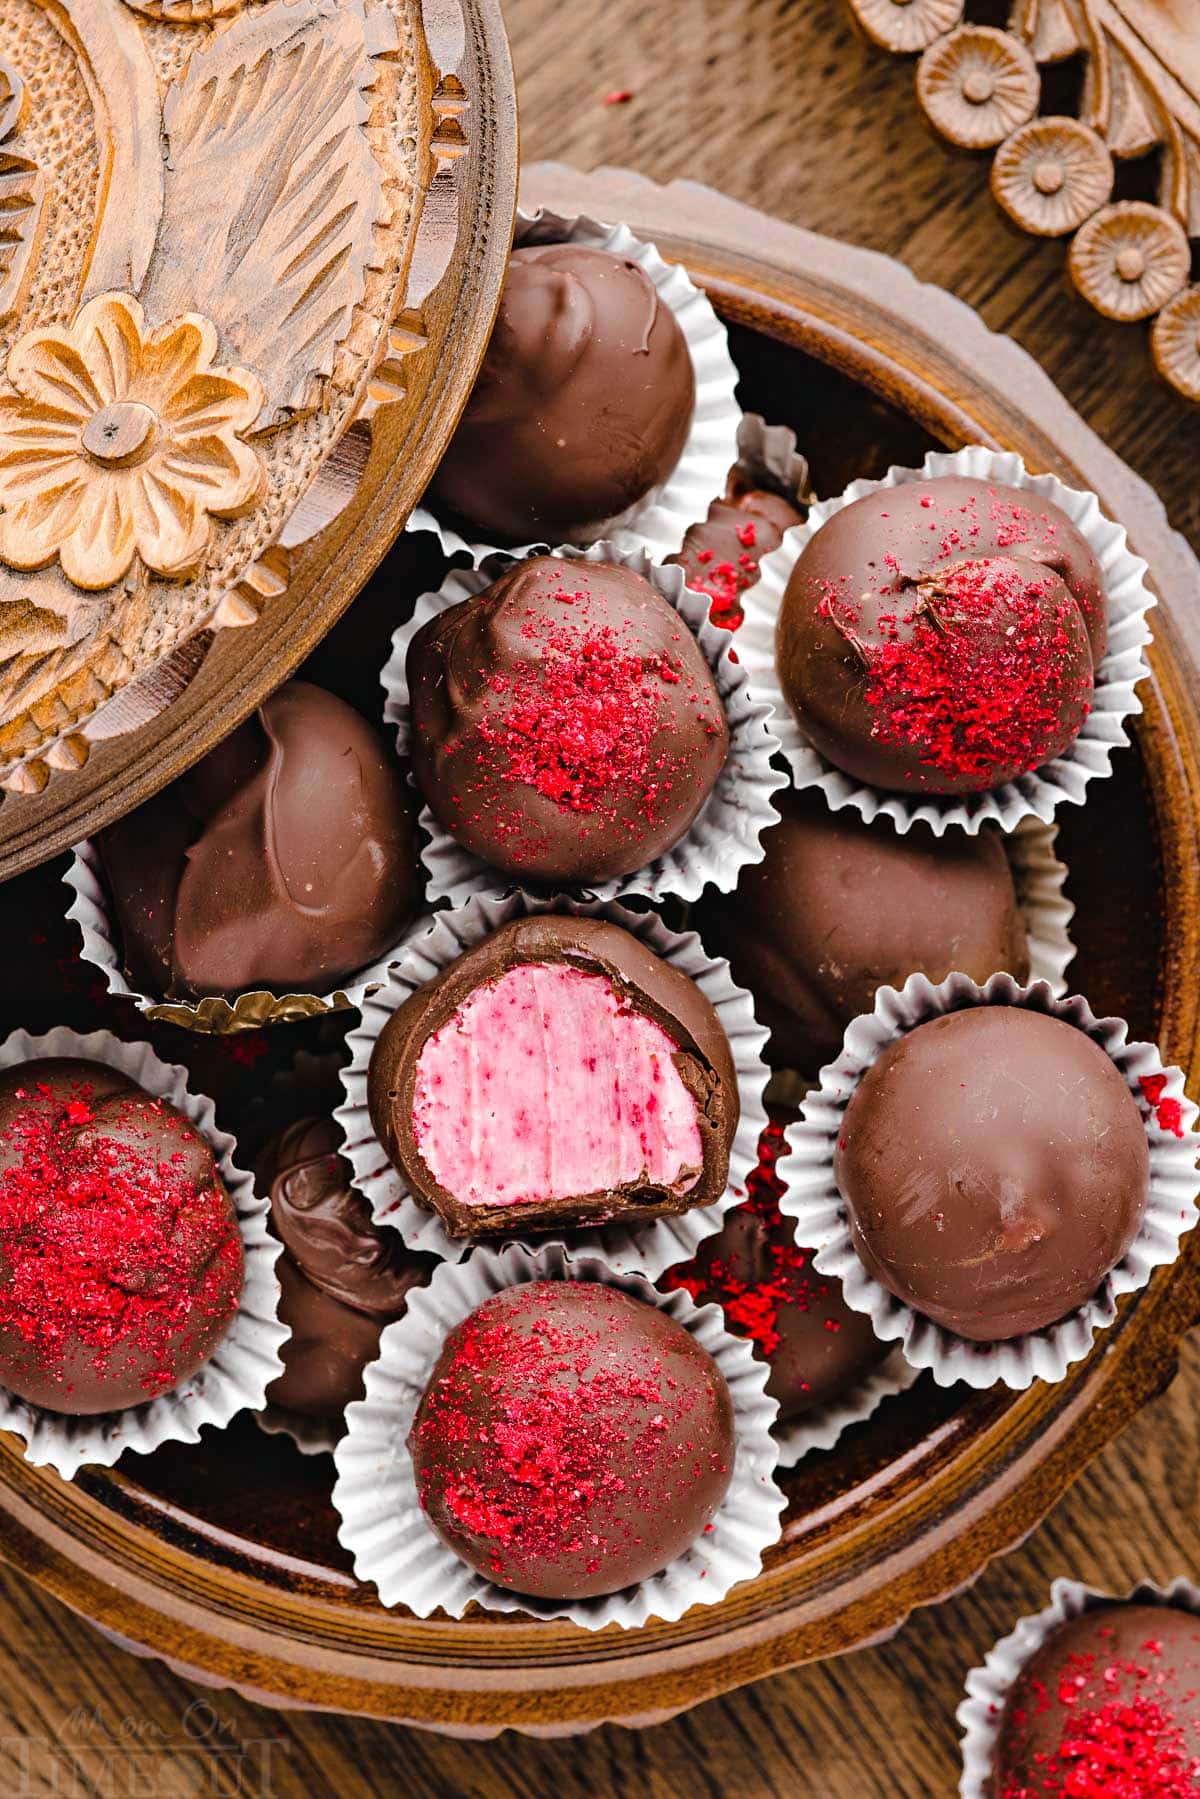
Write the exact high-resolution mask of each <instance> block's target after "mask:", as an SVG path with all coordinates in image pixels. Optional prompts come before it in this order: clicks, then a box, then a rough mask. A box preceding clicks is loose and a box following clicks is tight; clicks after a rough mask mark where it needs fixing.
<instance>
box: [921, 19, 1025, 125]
mask: <svg viewBox="0 0 1200 1799" xmlns="http://www.w3.org/2000/svg"><path fill="white" fill-rule="evenodd" d="M1041 86H1042V83H1041V77H1040V76H1039V74H1038V71H1037V64H1036V63H1035V62H1034V60H1033V58H1032V56H1031V55H1030V54H1029V51H1028V50H1027V49H1026V48H1025V46H1024V44H1019V43H1018V42H1017V40H1016V39H1015V38H1012V37H1009V35H1008V33H1007V32H1005V31H997V30H995V29H994V28H993V27H992V26H990V25H964V26H963V27H962V29H961V30H959V31H952V32H951V33H950V36H949V37H944V38H942V39H940V40H939V41H938V42H937V43H935V44H931V45H930V46H929V48H928V50H926V52H925V54H924V56H923V57H922V58H921V60H920V62H919V63H918V64H917V95H918V98H919V99H920V102H921V105H922V106H923V107H924V108H925V111H926V112H927V113H928V115H929V117H930V119H931V120H932V121H933V123H934V124H935V125H936V126H937V128H938V130H939V131H940V132H941V133H942V135H943V137H948V138H949V139H950V142H951V143H952V144H958V145H959V146H960V148H962V149H964V150H990V149H991V148H992V147H993V145H995V144H999V143H1003V141H1004V139H1005V138H1006V137H1007V136H1008V134H1009V132H1010V131H1015V130H1016V129H1017V126H1018V125H1023V124H1024V123H1025V121H1026V120H1027V119H1031V118H1032V117H1033V115H1034V113H1035V112H1036V111H1037V103H1038V95H1039V94H1040V92H1041Z"/></svg>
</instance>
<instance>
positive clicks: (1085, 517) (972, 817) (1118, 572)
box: [737, 444, 1157, 836]
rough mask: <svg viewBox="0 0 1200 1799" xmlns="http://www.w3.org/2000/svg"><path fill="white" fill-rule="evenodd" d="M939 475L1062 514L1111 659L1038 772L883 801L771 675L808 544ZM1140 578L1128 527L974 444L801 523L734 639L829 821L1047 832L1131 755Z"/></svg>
mask: <svg viewBox="0 0 1200 1799" xmlns="http://www.w3.org/2000/svg"><path fill="white" fill-rule="evenodd" d="M940 475H968V476H971V477H973V478H975V479H977V480H982V481H995V482H999V483H1003V484H1004V485H1005V486H1008V487H1017V488H1020V489H1022V490H1023V491H1024V492H1027V493H1032V494H1037V495H1038V496H1039V498H1041V499H1043V500H1050V501H1052V502H1053V503H1054V504H1055V505H1056V506H1058V507H1060V508H1061V510H1062V511H1063V512H1065V513H1066V514H1067V517H1068V518H1069V519H1070V520H1071V522H1072V523H1073V524H1074V525H1075V526H1076V527H1077V528H1078V529H1079V531H1080V532H1081V533H1082V534H1083V536H1084V537H1085V538H1086V539H1087V541H1088V543H1089V544H1090V545H1091V547H1092V550H1093V551H1094V552H1095V555H1096V557H1097V560H1098V561H1099V563H1100V567H1101V570H1102V572H1103V577H1104V592H1105V597H1106V600H1107V605H1108V648H1107V650H1106V651H1105V654H1104V657H1103V659H1102V660H1101V663H1100V666H1099V668H1098V669H1097V670H1096V690H1095V694H1094V697H1093V702H1092V709H1091V711H1090V712H1089V713H1088V716H1087V718H1086V719H1085V720H1084V722H1083V727H1082V729H1081V730H1080V732H1079V735H1078V736H1077V737H1076V739H1075V741H1074V743H1072V744H1071V746H1070V747H1069V748H1068V749H1067V750H1065V751H1064V752H1063V754H1062V755H1061V756H1058V757H1056V758H1055V759H1054V761H1052V762H1048V763H1046V765H1045V766H1044V767H1043V768H1038V769H1035V770H1033V772H1032V773H1030V774H1025V775H1022V776H1021V777H1020V778H1019V779H1018V780H1016V781H1009V782H1006V783H1005V784H1004V785H1003V786H1000V787H994V788H991V789H989V790H988V791H987V792H986V793H981V794H971V795H969V796H966V797H964V796H962V795H956V794H947V795H939V794H926V795H916V794H907V793H889V792H886V791H885V790H883V789H882V788H878V787H870V786H867V785H866V784H865V783H863V782H861V781H858V780H856V779H855V778H854V777H853V776H852V775H848V774H844V773H843V772H842V770H841V769H839V768H835V767H834V765H833V764H832V763H831V762H829V761H828V760H827V759H826V758H825V757H824V756H822V755H821V754H820V753H819V751H817V750H816V749H814V748H813V746H812V744H811V743H810V742H809V741H808V739H807V737H806V736H805V735H804V731H803V729H802V727H801V726H800V724H799V723H798V721H797V720H796V719H795V717H794V716H793V714H792V712H791V709H790V707H789V706H788V704H787V701H786V700H785V699H784V697H783V690H782V688H781V686H780V683H779V675H778V671H777V669H776V665H775V631H776V625H777V622H778V618H779V609H780V606H781V605H782V603H783V595H784V590H785V588H786V587H787V584H788V579H789V577H790V576H791V572H792V570H793V568H794V567H795V565H796V563H797V561H798V560H799V558H800V554H801V552H802V551H803V549H804V547H805V545H806V544H807V543H808V541H809V539H810V538H811V537H812V536H813V535H814V534H815V533H816V532H817V531H819V530H820V528H821V526H822V525H823V524H825V522H826V521H827V520H828V519H830V518H832V517H833V515H834V513H835V512H840V511H842V509H843V508H844V507H846V506H849V505H850V504H851V502H852V501H854V500H859V499H862V497H863V496H864V495H865V494H869V493H875V492H876V491H877V490H878V489H879V488H881V487H900V486H907V485H911V484H912V483H913V482H920V481H929V480H931V479H934V478H936V477H937V476H940ZM1146 574H1147V567H1146V564H1145V562H1144V561H1143V560H1142V558H1141V557H1140V556H1135V555H1134V553H1133V551H1132V550H1131V549H1130V548H1129V545H1128V542H1127V539H1126V535H1125V527H1124V526H1123V525H1117V524H1114V523H1113V521H1112V520H1111V519H1109V518H1106V517H1105V515H1104V514H1103V513H1102V512H1101V510H1100V502H1099V501H1098V500H1097V498H1096V496H1095V494H1092V493H1082V492H1080V491H1079V490H1078V489H1076V488H1073V487H1067V486H1065V485H1064V484H1063V482H1061V481H1060V480H1058V479H1057V477H1056V476H1054V475H1031V474H1029V473H1027V471H1026V468H1025V464H1024V463H1023V462H1022V460H1021V458H1020V457H1019V456H1017V455H1015V454H1014V453H1013V452H1011V451H1000V450H989V449H985V448H984V447H983V446H982V445H980V444H972V445H969V446H968V447H967V448H966V449H963V450H956V451H954V452H952V453H950V452H942V451H932V450H931V451H930V453H929V454H928V455H927V456H926V458H925V461H924V462H923V463H922V465H921V467H920V468H916V469H905V468H891V469H889V470H888V472H887V474H886V475H885V476H884V478H883V480H882V481H854V482H852V483H851V485H850V486H849V487H848V488H847V489H846V491H845V492H844V493H842V494H839V495H838V497H837V499H835V500H821V501H819V502H818V504H817V505H815V506H813V507H812V509H811V511H810V512H809V515H808V518H807V519H806V521H805V523H804V524H803V525H797V526H796V527H795V528H794V529H793V530H791V531H789V532H788V533H787V534H786V536H785V537H784V540H783V542H782V543H781V544H780V546H779V548H778V549H777V550H773V551H772V552H771V554H770V555H769V556H764V557H763V560H762V564H761V567H760V570H759V579H758V581H757V582H756V584H755V585H754V586H753V587H750V588H748V589H747V591H746V593H745V594H744V595H743V597H742V608H743V611H744V613H745V619H744V622H743V624H742V627H741V629H740V630H739V632H738V637H737V647H738V654H739V656H740V657H741V659H742V661H743V663H744V664H745V667H746V670H747V673H748V674H749V676H750V680H751V685H752V686H753V687H754V689H755V690H756V691H757V692H758V693H759V694H761V696H762V698H763V699H765V700H768V701H769V702H770V704H771V705H772V706H773V707H774V708H775V719H774V721H773V724H772V729H773V730H774V731H775V733H776V735H777V736H778V737H779V740H780V743H781V745H782V748H783V754H784V756H785V757H786V758H787V762H788V765H789V767H790V768H791V771H792V780H793V782H794V784H795V785H796V786H797V787H819V788H821V790H822V792H823V793H824V795H825V797H826V799H827V800H828V802H829V804H830V806H831V807H833V809H834V810H835V811H837V810H839V809H840V808H841V807H842V806H853V807H854V809H855V811H857V812H859V813H861V814H862V816H863V818H865V819H866V820H867V821H868V823H869V822H870V820H871V819H873V818H876V817H878V815H879V814H880V813H883V814H884V815H885V816H886V817H888V818H890V819H891V820H892V822H893V824H894V825H895V827H896V829H897V830H898V831H907V830H908V829H909V827H910V825H911V824H912V823H913V822H914V820H916V819H923V820H924V822H925V823H926V824H927V825H928V826H929V827H930V829H931V830H932V831H934V832H935V833H936V834H937V835H938V836H941V834H942V832H943V831H946V830H948V829H949V828H951V827H956V828H959V829H962V830H964V831H972V832H974V831H978V830H979V829H980V827H981V826H982V825H984V824H986V823H989V822H992V823H996V824H998V825H999V826H1000V827H1001V829H1002V830H1005V831H1011V830H1012V829H1013V828H1014V826H1015V825H1016V824H1017V823H1018V821H1019V820H1020V819H1022V818H1025V817H1027V816H1028V815H1029V814H1030V813H1032V814H1033V815H1034V816H1035V817H1037V818H1041V819H1044V820H1045V821H1046V822H1049V821H1050V820H1051V819H1052V818H1053V817H1054V814H1055V811H1056V810H1057V808H1058V807H1059V806H1060V805H1065V804H1071V805H1081V804H1082V803H1083V800H1084V798H1085V797H1086V792H1087V787H1088V784H1089V782H1091V781H1094V780H1098V779H1101V778H1102V777H1103V776H1105V775H1108V774H1111V772H1112V754H1113V751H1114V750H1115V749H1119V748H1120V747H1121V746H1122V745H1125V744H1128V742H1129V720H1130V719H1131V718H1133V717H1135V716H1136V715H1137V714H1138V713H1139V712H1140V711H1141V709H1142V706H1141V701H1140V700H1139V699H1138V697H1137V691H1136V690H1137V686H1138V683H1139V682H1140V681H1143V680H1145V679H1147V678H1148V676H1149V673H1150V665H1149V663H1148V661H1147V660H1146V649H1147V646H1148V645H1149V644H1150V642H1151V641H1152V635H1151V631H1150V625H1149V621H1148V616H1147V615H1148V614H1149V612H1150V609H1151V607H1153V606H1155V605H1156V604H1157V601H1156V600H1155V597H1154V595H1153V594H1152V593H1151V591H1150V589H1149V587H1148V586H1147V584H1146Z"/></svg>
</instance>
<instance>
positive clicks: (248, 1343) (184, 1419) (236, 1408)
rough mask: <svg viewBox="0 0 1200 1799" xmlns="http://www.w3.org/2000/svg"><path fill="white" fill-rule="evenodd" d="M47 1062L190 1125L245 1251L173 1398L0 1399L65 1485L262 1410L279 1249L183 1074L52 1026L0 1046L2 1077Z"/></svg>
mask: <svg viewBox="0 0 1200 1799" xmlns="http://www.w3.org/2000/svg"><path fill="white" fill-rule="evenodd" d="M54 1056H65V1057H75V1058H81V1059H83V1060H85V1061H92V1062H103V1063H106V1064H107V1065H108V1066H109V1067H111V1068H115V1069H118V1070H119V1071H120V1072H121V1073H122V1074H124V1075H126V1076H127V1077H128V1078H129V1080H131V1081H133V1082H135V1083H136V1084H137V1085H138V1086H139V1087H141V1088H143V1089H144V1091H145V1092H147V1093H149V1094H152V1095H154V1097H156V1098H158V1099H165V1100H167V1101H169V1103H170V1104H171V1105H172V1106H174V1107H175V1109H176V1110H177V1111H179V1112H182V1113H183V1115H184V1117H185V1118H188V1119H190V1120H191V1122H192V1123H193V1124H194V1125H195V1126H196V1127H197V1129H198V1130H199V1131H200V1132H201V1134H202V1135H203V1136H204V1138H205V1139H206V1141H207V1142H208V1144H209V1147H210V1148H211V1149H212V1152H213V1155H214V1157H215V1159H216V1164H217V1168H218V1170H219V1172H220V1175H221V1179H222V1181H223V1183H224V1185H225V1188H226V1191H227V1192H228V1194H229V1197H230V1200H231V1202H232V1204H233V1207H234V1210H235V1211H236V1213H237V1218H238V1223H239V1226H240V1229H241V1235H242V1246H243V1249H244V1252H245V1279H244V1282H243V1286H242V1296H241V1301H240V1304H239V1306H238V1310H237V1312H236V1313H235V1315H234V1317H233V1319H232V1320H231V1322H230V1324H229V1327H228V1329H227V1330H226V1332H225V1335H224V1336H223V1337H222V1338H221V1340H220V1342H219V1343H218V1344H217V1346H216V1348H215V1349H214V1350H213V1352H212V1354H211V1356H210V1357H209V1359H208V1360H207V1362H205V1363H204V1365H203V1366H202V1367H201V1368H200V1369H199V1370H198V1371H197V1372H196V1373H195V1374H194V1375H192V1376H191V1377H190V1378H189V1379H188V1380H185V1381H183V1382H181V1384H180V1386H179V1387H178V1388H176V1389H174V1390H173V1391H172V1392H169V1393H163V1394H161V1395H160V1396H159V1397H158V1398H157V1399H152V1400H148V1401H147V1402H146V1403H145V1404H144V1405H139V1406H132V1407H129V1408H127V1409H125V1410H123V1411H116V1412H106V1413H100V1414H95V1415H92V1416H68V1415H67V1414H64V1413H58V1412H50V1411H46V1410H44V1409H42V1408H41V1407H39V1406H34V1405H30V1404H29V1403H28V1402H27V1401H25V1400H23V1399H18V1398H16V1397H15V1396H14V1395H12V1394H9V1393H6V1392H4V1391H3V1390H0V1429H3V1430H11V1431H14V1432H15V1433H16V1434H17V1435H18V1436H20V1437H23V1438H24V1440H25V1445H26V1447H25V1454H26V1457H27V1459H28V1460H29V1461H31V1462H35V1463H38V1464H39V1465H44V1466H48V1467H51V1468H55V1469H57V1471H58V1472H59V1474H62V1475H64V1476H65V1477H67V1478H68V1479H69V1478H70V1477H71V1476H73V1475H74V1474H75V1473H76V1471H77V1470H78V1469H79V1468H81V1467H83V1466H84V1465H85V1464H87V1463H100V1464H102V1465H103V1466H105V1467H111V1466H112V1464H113V1463H114V1462H115V1461H116V1460H117V1457H118V1456H120V1455H122V1454H123V1453H124V1452H125V1450H127V1449H131V1450H135V1451H136V1452H137V1453H138V1454H139V1455H146V1454H149V1452H150V1451H151V1450H152V1449H157V1448H158V1447H159V1445H160V1444H162V1443H196V1442H198V1441H199V1438H200V1427H201V1425H204V1424H208V1425H214V1426H216V1427H218V1428H220V1427H222V1426H224V1425H226V1424H228V1423H229V1421H230V1419H231V1418H233V1417H234V1416H235V1415H236V1413H238V1412H240V1411H244V1410H247V1409H249V1410H252V1411H253V1410H255V1409H256V1408H257V1407H259V1406H261V1405H262V1403H263V1399H264V1396H265V1394H266V1390H267V1388H268V1386H269V1385H270V1384H271V1382H272V1381H273V1380H274V1379H275V1378H276V1376H277V1375H278V1374H280V1373H281V1372H282V1369H283V1363H282V1361H281V1359H280V1353H279V1352H280V1348H281V1345H282V1343H283V1340H284V1336H285V1334H286V1333H285V1331H284V1328H283V1326H282V1324H280V1322H279V1319H278V1317H277V1316H276V1311H277V1307H278V1304H279V1282H278V1278H277V1276H276V1273H275V1261H276V1257H277V1256H278V1254H279V1245H278V1244H277V1243H276V1242H275V1240H274V1238H273V1237H272V1236H271V1235H270V1233H269V1232H268V1230H267V1207H266V1205H265V1203H264V1202H263V1201H261V1200H260V1199H259V1198H258V1197H257V1195H256V1194H255V1191H254V1183H253V1181H252V1180H251V1178H250V1176H249V1175H248V1174H246V1173H245V1172H244V1171H243V1170H242V1169H240V1168H239V1167H238V1166H237V1164H236V1162H235V1161H234V1152H235V1149H236V1144H235V1142H234V1139H233V1138H232V1137H231V1136H230V1135H229V1134H228V1132H226V1131H223V1130H221V1129H220V1128H219V1126H218V1125H217V1122H216V1116H215V1114H214V1111H213V1105H212V1101H211V1100H209V1099H205V1098H203V1097H202V1096H201V1095H198V1094H194V1093H190V1092H189V1091H188V1086H187V1070H186V1069H183V1068H180V1067H177V1066H175V1065H174V1064H172V1063H167V1062H160V1061H159V1059H158V1057H157V1056H156V1055H155V1054H154V1052H153V1050H152V1049H151V1048H150V1046H149V1044H146V1043H122V1042H121V1041H120V1040H119V1039H118V1038H116V1037H113V1036H111V1035H110V1034H109V1033H108V1032H107V1031H93V1032H91V1033H90V1035H88V1036H80V1035H79V1034H78V1033H77V1032H75V1031H70V1030H67V1029H66V1028H65V1027H60V1028H59V1029H57V1030H53V1031H50V1032H48V1033H47V1034H46V1035H45V1036H41V1037H31V1036H30V1035H29V1033H28V1032H27V1031H16V1032H14V1033H13V1035H12V1036H11V1037H8V1038H7V1039H6V1040H5V1041H4V1043H3V1044H0V1068H4V1069H8V1068H13V1067H18V1066H20V1065H21V1064H22V1063H25V1062H30V1061H33V1060H36V1059H40V1058H43V1057H54Z"/></svg>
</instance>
